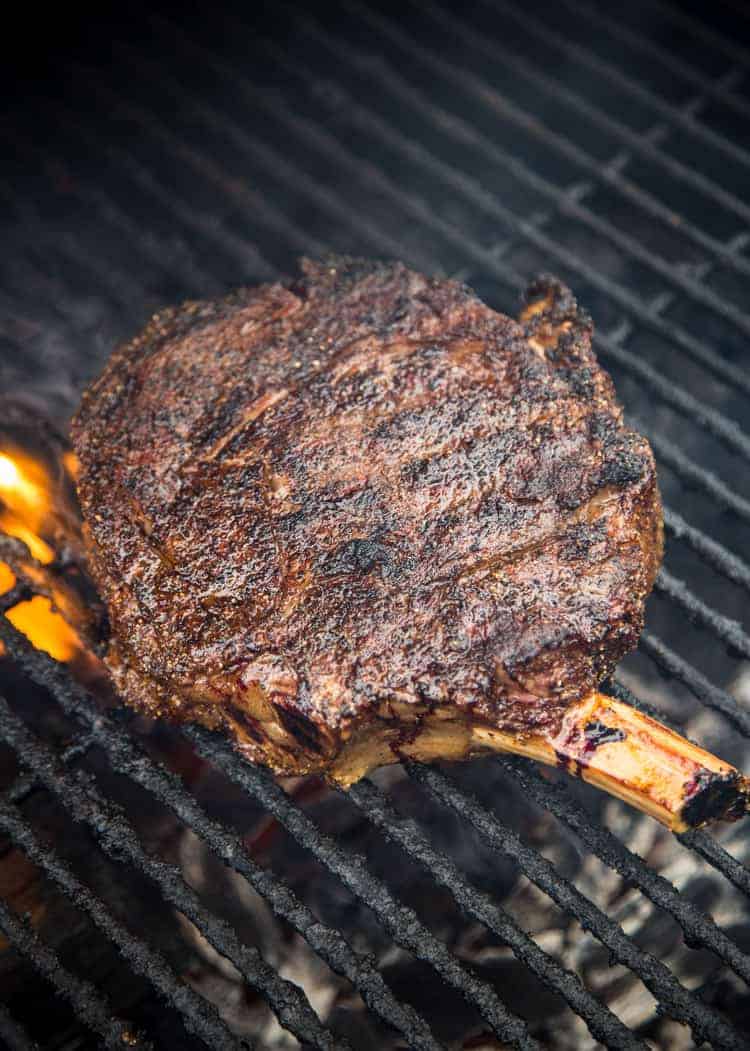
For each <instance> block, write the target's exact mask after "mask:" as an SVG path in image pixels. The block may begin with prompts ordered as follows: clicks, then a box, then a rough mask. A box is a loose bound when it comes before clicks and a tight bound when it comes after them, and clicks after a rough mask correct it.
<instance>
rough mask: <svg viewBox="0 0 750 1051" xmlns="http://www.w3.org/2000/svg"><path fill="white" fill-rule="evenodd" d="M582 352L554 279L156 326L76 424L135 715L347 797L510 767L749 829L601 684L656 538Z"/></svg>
mask: <svg viewBox="0 0 750 1051" xmlns="http://www.w3.org/2000/svg"><path fill="white" fill-rule="evenodd" d="M591 336H592V324H591V321H590V319H589V317H588V315H587V314H585V313H584V312H583V311H581V310H580V309H579V308H578V306H577V304H576V301H575V299H574V298H573V296H572V295H571V293H570V292H569V291H568V289H567V288H565V287H564V286H563V285H562V284H560V283H559V282H558V281H556V280H555V279H554V278H549V277H541V278H539V279H537V280H536V281H535V282H534V283H533V284H532V285H531V286H530V287H529V289H528V290H527V292H526V295H525V301H524V304H523V307H522V310H521V313H520V319H519V321H513V320H511V319H510V318H508V317H505V316H503V315H502V314H498V313H496V312H495V311H494V310H491V309H490V308H489V307H487V306H485V304H484V303H482V302H481V301H480V300H479V299H478V298H477V297H476V296H475V295H474V294H473V293H472V292H471V290H470V289H468V288H466V287H465V286H463V285H461V284H458V283H457V282H455V281H447V280H443V279H438V278H428V277H424V276H422V275H421V274H418V273H415V272H414V271H412V270H409V269H408V268H407V267H406V266H404V265H402V264H400V263H382V262H369V261H365V260H360V259H350V258H333V259H329V260H326V261H323V262H311V261H309V260H303V262H302V264H301V273H300V276H299V277H298V278H297V279H294V280H290V281H287V282H280V283H277V284H272V285H262V286H260V287H257V288H246V289H242V290H240V291H238V292H235V293H233V294H232V295H230V296H228V297H227V298H225V299H223V300H220V301H218V302H191V303H186V304H185V305H183V306H181V307H178V308H176V309H172V310H167V311H165V312H164V313H162V314H159V315H157V316H156V317H155V318H154V319H153V320H152V322H151V323H150V324H149V325H148V326H147V327H146V329H145V331H144V332H143V333H142V334H141V335H139V336H138V337H136V338H135V339H134V340H133V341H132V342H131V343H129V344H127V345H126V346H123V347H121V348H120V349H119V350H117V351H116V352H115V353H114V355H113V356H112V358H111V359H110V361H109V363H108V364H107V366H106V368H105V370H104V372H103V374H102V375H101V377H100V378H99V379H98V380H96V382H94V383H93V384H92V385H91V387H90V388H89V389H88V390H87V391H86V393H85V394H84V397H83V401H82V404H81V407H80V410H79V412H78V414H77V416H76V418H75V420H74V423H73V440H74V446H75V451H76V453H77V454H78V457H79V460H80V477H79V496H80V502H81V507H82V510H83V516H84V521H85V529H84V533H85V542H86V545H87V551H88V560H89V563H90V567H91V571H92V574H93V576H94V578H95V582H96V584H97V585H98V588H99V590H100V592H101V595H102V597H103V598H104V600H105V602H106V605H107V607H108V610H109V617H110V623H111V627H112V635H111V643H110V646H109V651H108V654H107V658H106V659H107V664H108V667H109V669H110V671H111V674H112V677H113V679H114V682H115V685H116V687H117V688H118V690H119V692H120V693H121V695H122V696H123V697H124V699H125V700H126V701H127V702H128V703H129V704H131V705H133V706H135V707H136V708H137V709H139V710H141V711H142V712H145V713H147V714H148V715H151V716H157V717H159V716H163V717H166V718H170V719H173V720H176V721H182V722H184V721H198V722H201V723H203V724H204V725H205V726H207V727H209V728H211V729H214V730H222V731H223V732H224V733H226V734H228V735H229V737H230V739H231V740H232V742H233V743H234V745H235V747H236V748H237V749H238V750H239V751H240V752H241V753H242V754H243V755H244V756H245V757H246V758H248V759H249V760H251V761H253V762H261V763H265V764H266V765H268V766H270V767H271V768H272V769H273V770H274V771H276V772H277V773H282V774H308V773H320V774H324V775H326V776H327V777H329V778H330V779H332V780H333V781H335V782H337V783H338V784H340V785H344V786H346V785H349V784H351V783H352V782H353V781H355V780H357V779H358V778H360V777H361V776H362V775H363V774H365V773H366V772H367V771H368V770H370V769H372V768H373V767H375V766H378V765H380V764H382V763H387V762H393V761H395V760H396V759H398V758H401V757H410V758H415V759H420V760H429V759H434V758H454V759H460V758H464V757H466V756H467V755H469V754H472V753H474V752H478V751H486V750H495V751H506V752H508V751H510V752H518V753H521V754H524V755H529V756H533V757H535V758H537V759H540V760H541V761H543V762H546V763H552V764H557V765H560V766H563V767H565V768H566V769H568V770H569V771H571V772H572V773H575V774H577V775H578V776H581V777H583V778H584V779H585V780H588V781H591V782H592V783H594V784H597V785H599V786H600V787H603V788H605V789H606V790H607V791H609V792H612V793H613V794H615V795H618V796H620V797H621V798H623V799H626V800H627V801H628V802H630V803H633V804H635V805H636V806H639V807H640V808H641V809H642V810H645V811H646V812H648V813H650V814H652V815H653V816H655V817H657V818H658V819H659V820H660V821H663V822H664V823H665V824H667V825H668V826H669V827H671V828H673V829H676V830H677V829H683V828H685V827H688V826H693V825H699V824H702V823H704V822H706V821H708V820H712V819H714V818H716V817H729V818H736V817H739V816H740V815H741V814H742V813H744V811H745V809H746V807H747V800H748V796H749V795H750V788H749V783H748V781H747V779H745V778H744V777H743V776H742V775H741V774H740V773H739V772H738V771H737V770H735V769H734V767H731V766H729V765H728V764H727V763H725V762H723V761H722V760H720V759H718V758H716V757H715V756H712V755H710V754H709V753H708V752H705V751H703V750H702V749H700V748H698V747H697V746H695V745H692V744H690V743H689V742H687V741H685V740H684V739H683V738H681V737H679V736H678V735H676V734H673V733H671V732H670V731H669V730H667V729H666V728H664V727H663V726H661V725H660V724H659V723H657V722H655V721H654V720H652V719H649V718H648V717H647V716H645V715H643V714H642V713H640V712H638V711H636V710H634V709H632V708H628V707H627V706H626V705H623V704H620V703H619V702H617V701H615V700H613V699H612V698H609V697H606V696H604V695H603V694H600V693H599V692H598V691H597V686H598V684H599V683H600V682H601V681H602V679H604V678H606V677H607V676H608V675H609V674H610V672H611V671H612V670H613V668H614V666H615V664H616V663H617V661H618V660H619V659H620V658H621V657H622V655H623V654H624V653H626V652H627V651H628V650H629V649H631V648H632V647H633V646H635V644H636V643H637V640H638V637H639V634H640V631H641V627H642V624H643V608H644V603H645V599H646V597H647V595H648V593H649V591H650V589H651V587H652V585H653V582H654V577H655V575H656V571H657V568H658V565H659V562H660V559H661V554H662V521H661V509H660V501H659V492H658V489H657V484H656V476H655V468H654V460H653V456H652V453H651V450H650V448H649V446H648V444H647V442H646V441H645V440H644V439H643V438H642V437H640V436H639V435H638V434H636V433H634V432H633V431H632V430H630V429H629V428H627V427H626V426H624V424H623V421H622V410H621V408H620V406H619V405H618V404H617V401H616V400H615V395H614V390H613V387H612V382H611V380H610V379H609V377H608V375H607V374H606V373H605V372H604V371H603V370H602V369H601V368H600V366H599V365H598V363H597V361H596V358H595V356H594V354H593V351H592V349H591Z"/></svg>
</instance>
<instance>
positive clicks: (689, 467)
mask: <svg viewBox="0 0 750 1051" xmlns="http://www.w3.org/2000/svg"><path fill="white" fill-rule="evenodd" d="M630 425H631V427H633V428H634V429H635V430H637V431H640V433H641V434H645V435H646V437H647V438H648V440H649V442H650V444H651V446H652V448H653V450H654V452H655V453H656V455H657V457H658V459H659V460H661V461H662V463H664V464H666V465H667V467H669V469H670V470H671V471H674V473H675V474H676V475H677V476H678V478H680V479H681V480H682V481H683V482H684V483H685V485H687V486H688V487H692V488H695V489H700V490H701V491H702V492H704V493H707V494H708V495H709V496H710V497H712V498H713V499H714V500H715V501H716V502H717V503H718V504H719V506H720V507H721V508H725V509H726V510H728V511H731V512H732V513H733V514H735V515H737V517H738V518H740V519H742V521H744V522H750V500H745V499H744V497H742V496H740V495H739V494H738V493H736V492H735V491H734V490H733V489H730V488H729V486H728V485H727V484H726V482H723V481H722V480H721V479H720V478H719V477H718V475H716V474H714V472H713V471H710V470H707V469H706V468H705V467H700V466H699V465H698V464H696V463H695V461H694V460H691V459H690V458H689V457H687V456H686V455H685V454H684V453H683V451H682V450H681V449H680V448H679V446H677V445H675V444H674V442H672V441H670V440H669V438H665V437H664V436H663V435H661V434H659V433H658V432H655V431H654V430H653V429H652V428H650V427H648V426H647V425H646V424H645V423H643V421H642V420H638V419H636V418H635V417H632V416H631V418H630Z"/></svg>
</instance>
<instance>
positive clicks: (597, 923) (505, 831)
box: [407, 763, 746, 1051]
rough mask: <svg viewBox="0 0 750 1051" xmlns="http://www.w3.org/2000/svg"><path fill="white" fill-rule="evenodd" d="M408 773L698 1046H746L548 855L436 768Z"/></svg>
mask: <svg viewBox="0 0 750 1051" xmlns="http://www.w3.org/2000/svg"><path fill="white" fill-rule="evenodd" d="M407 769H408V772H409V775H410V777H412V778H414V780H415V781H417V782H418V783H419V784H420V785H422V786H424V787H425V788H426V789H427V790H428V791H429V792H430V794H431V795H432V796H433V797H435V798H436V799H438V800H439V801H440V802H441V803H443V804H445V805H446V806H449V807H450V808H451V809H452V810H454V811H455V812H456V813H457V814H458V815H459V817H461V818H463V819H464V820H467V821H469V822H470V823H471V824H472V825H473V826H474V828H475V829H476V830H477V831H478V832H479V834H480V835H481V836H482V838H483V839H484V840H485V842H487V843H488V844H489V845H490V846H491V847H492V848H493V849H495V850H498V851H500V852H501V853H503V854H505V855H507V856H508V857H511V858H512V859H513V860H514V861H515V862H516V863H517V864H518V865H519V866H520V868H521V871H522V872H523V873H524V875H525V876H526V877H527V878H528V879H530V880H531V881H532V882H533V883H535V884H536V886H537V887H539V888H540V890H543V891H544V893H545V894H547V895H548V896H549V897H550V898H551V899H552V900H553V901H554V902H555V903H556V904H557V905H558V906H559V907H560V908H561V909H563V910H564V911H565V912H567V913H570V914H571V915H573V916H575V917H576V919H577V920H578V922H579V923H580V924H581V926H582V927H583V928H584V930H588V931H591V932H592V933H593V934H594V935H595V936H596V937H597V938H598V939H599V941H601V942H602V944H604V945H605V946H606V947H607V948H608V949H609V950H610V953H611V954H612V957H613V958H614V959H616V960H618V961H619V962H620V963H623V964H625V966H626V967H628V968H629V969H630V970H631V971H633V972H634V973H635V974H637V975H638V977H639V978H640V979H641V981H642V982H643V983H644V985H645V986H646V987H647V988H648V989H649V990H650V992H651V993H652V994H653V995H654V997H655V998H656V999H657V1000H658V1001H659V1002H660V1003H661V1004H662V1006H663V1008H664V1009H665V1010H666V1011H668V1012H669V1014H670V1015H671V1016H672V1017H673V1018H676V1019H677V1020H679V1021H681V1022H684V1023H685V1024H686V1025H689V1026H690V1028H691V1030H692V1031H693V1034H694V1035H695V1037H696V1040H697V1041H698V1042H701V1041H703V1040H706V1041H708V1042H710V1043H711V1044H712V1045H713V1046H714V1047H718V1048H722V1049H723V1048H736V1049H737V1051H740V1049H741V1048H744V1047H745V1046H746V1042H745V1038H744V1037H743V1036H740V1034H739V1033H737V1031H736V1030H735V1029H734V1028H733V1027H732V1026H731V1025H730V1024H729V1023H728V1022H726V1021H725V1020H724V1019H723V1018H722V1017H721V1016H720V1015H718V1014H717V1013H716V1011H714V1010H713V1009H712V1008H710V1007H708V1006H706V1005H705V1004H703V1003H701V1002H700V1001H699V1000H696V999H695V998H694V997H693V996H692V995H691V994H690V993H689V992H688V990H687V989H685V987H684V986H682V985H681V984H680V983H679V982H678V981H677V979H676V978H675V977H674V975H673V974H672V972H671V971H670V970H669V969H668V968H667V967H666V966H665V965H664V964H663V963H662V962H661V961H660V960H657V959H656V957H654V956H652V955H651V954H650V953H647V952H645V951H644V950H642V949H639V948H638V946H636V945H635V944H634V943H633V942H632V941H631V940H630V939H629V938H628V937H627V936H626V935H625V934H624V933H623V931H622V928H621V927H620V926H619V925H618V924H617V923H615V922H614V921H613V920H611V919H610V918H609V917H608V916H606V915H605V914H604V913H603V912H602V911H601V910H600V909H598V908H597V906H596V905H594V903H593V902H591V901H589V900H588V899H587V898H586V897H584V895H583V894H581V893H580V891H578V890H576V889H575V887H574V886H573V885H572V884H571V883H570V882H569V881H568V880H566V879H565V878H564V877H562V876H560V875H559V874H558V873H557V872H556V871H555V870H554V868H553V867H552V865H551V864H550V862H549V861H547V859H546V858H545V857H543V856H542V855H541V854H539V853H537V852H536V851H534V850H532V849H531V848H530V847H527V846H526V845H525V844H524V843H522V842H521V840H520V838H519V837H518V836H517V835H516V833H515V832H513V831H512V830H511V829H509V828H508V827H507V826H506V825H505V824H504V823H503V822H501V821H500V819H499V818H498V817H497V816H496V815H495V814H491V813H490V812H489V811H487V810H486V809H485V808H484V807H483V806H481V805H480V804H479V803H478V802H477V801H476V800H475V799H474V798H473V797H472V796H470V795H468V793H466V792H464V791H463V790H461V789H460V788H459V787H458V785H456V784H455V783H454V782H453V781H452V780H450V779H449V778H447V777H446V776H445V774H442V773H440V772H439V771H438V770H437V769H435V768H434V767H431V766H420V765H418V764H415V763H408V764H407ZM644 867H645V866H644Z"/></svg>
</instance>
